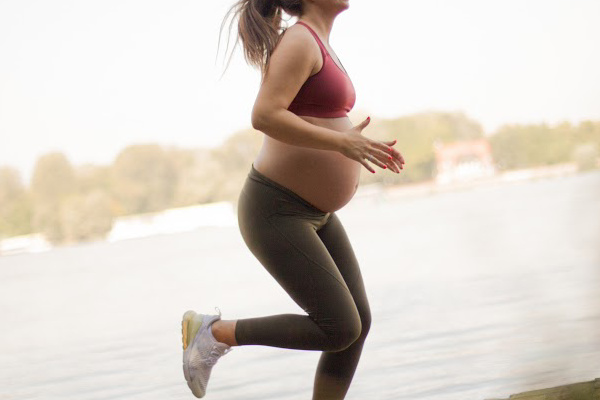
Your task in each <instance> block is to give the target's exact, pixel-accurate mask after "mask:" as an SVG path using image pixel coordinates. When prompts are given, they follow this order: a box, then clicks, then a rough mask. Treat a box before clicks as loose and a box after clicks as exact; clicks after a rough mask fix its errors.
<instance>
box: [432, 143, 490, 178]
mask: <svg viewBox="0 0 600 400" xmlns="http://www.w3.org/2000/svg"><path fill="white" fill-rule="evenodd" d="M434 150H435V157H436V166H437V174H436V177H435V180H436V183H438V184H447V183H455V182H466V181H472V180H476V179H481V178H487V177H490V176H493V175H495V174H496V167H495V166H494V160H493V158H492V148H491V146H490V143H489V142H488V141H487V140H486V139H477V140H469V141H461V142H454V143H447V144H444V143H442V142H436V143H435V144H434Z"/></svg>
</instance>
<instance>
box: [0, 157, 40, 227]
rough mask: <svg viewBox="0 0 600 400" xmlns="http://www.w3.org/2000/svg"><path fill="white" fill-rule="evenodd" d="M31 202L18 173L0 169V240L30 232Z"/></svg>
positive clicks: (10, 169)
mask: <svg viewBox="0 0 600 400" xmlns="http://www.w3.org/2000/svg"><path fill="white" fill-rule="evenodd" d="M31 214H32V210H31V201H30V198H29V195H28V193H27V191H26V189H25V186H24V185H23V182H22V181H21V176H20V174H19V172H18V171H17V170H16V169H14V168H11V167H8V166H3V167H0V238H6V237H10V236H17V235H24V234H27V233H30V232H31Z"/></svg>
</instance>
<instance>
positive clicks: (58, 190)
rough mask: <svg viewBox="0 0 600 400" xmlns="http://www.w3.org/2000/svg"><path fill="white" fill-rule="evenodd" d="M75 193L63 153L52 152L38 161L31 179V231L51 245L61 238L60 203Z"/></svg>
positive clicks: (74, 180) (74, 186)
mask: <svg viewBox="0 0 600 400" xmlns="http://www.w3.org/2000/svg"><path fill="white" fill-rule="evenodd" d="M76 191H77V187H76V179H75V173H74V171H73V167H72V166H71V163H70V162H69V160H68V159H67V157H66V156H65V155H64V154H62V153H60V152H53V153H48V154H45V155H42V156H41V157H39V158H38V160H37V162H36V164H35V167H34V172H33V177H32V179H31V194H32V199H33V229H34V230H35V231H37V232H41V233H43V234H44V235H45V237H46V239H47V240H48V241H50V242H51V243H53V244H58V243H61V242H62V241H63V240H64V238H65V232H64V227H63V226H62V222H61V218H60V207H61V203H62V201H63V200H65V199H66V198H67V197H68V196H70V195H73V194H75V193H76Z"/></svg>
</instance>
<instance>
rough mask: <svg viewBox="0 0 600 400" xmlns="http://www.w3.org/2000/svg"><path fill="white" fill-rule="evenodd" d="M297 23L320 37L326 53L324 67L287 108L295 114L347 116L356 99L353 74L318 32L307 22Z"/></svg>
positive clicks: (311, 77)
mask: <svg viewBox="0 0 600 400" xmlns="http://www.w3.org/2000/svg"><path fill="white" fill-rule="evenodd" d="M297 23H298V24H302V25H304V26H306V27H307V28H308V30H309V31H310V33H312V35H313V36H314V37H315V39H316V40H317V43H318V44H319V47H320V48H321V55H322V56H323V67H322V68H321V69H320V70H319V72H317V73H316V74H314V75H312V76H309V77H308V79H307V80H306V82H304V84H303V85H302V87H301V88H300V90H299V91H298V94H297V95H296V97H295V98H294V100H293V101H292V102H291V104H290V105H289V107H288V110H289V111H291V112H293V113H294V114H296V115H309V116H313V117H323V118H335V117H345V116H346V113H347V112H349V111H350V110H352V107H354V102H355V101H356V93H355V92H354V86H353V85H352V81H351V80H350V77H349V76H348V75H347V74H346V73H345V72H344V71H343V70H342V69H341V68H340V67H339V66H338V65H337V64H336V63H335V62H334V61H333V59H332V58H331V56H330V55H329V52H328V51H327V49H326V48H325V46H324V45H323V42H321V39H319V36H318V35H317V34H316V33H315V31H313V30H312V28H311V27H310V26H308V25H307V24H305V23H304V22H301V21H298V22H297Z"/></svg>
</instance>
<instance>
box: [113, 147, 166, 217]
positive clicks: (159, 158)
mask: <svg viewBox="0 0 600 400" xmlns="http://www.w3.org/2000/svg"><path fill="white" fill-rule="evenodd" d="M176 187H177V173H176V170H175V166H174V165H173V162H172V160H171V159H170V158H169V156H168V154H167V152H166V151H165V150H164V149H163V148H162V147H161V146H159V145H157V144H141V145H132V146H128V147H126V148H125V149H124V150H123V151H121V152H120V153H119V155H118V156H117V158H116V160H115V162H114V163H113V165H112V170H111V190H112V192H113V194H114V196H115V198H116V199H117V200H118V202H119V203H120V205H121V212H120V214H137V213H145V212H152V211H159V210H163V209H165V208H167V207H169V206H170V205H171V201H172V199H173V194H174V189H175V188H176Z"/></svg>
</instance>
